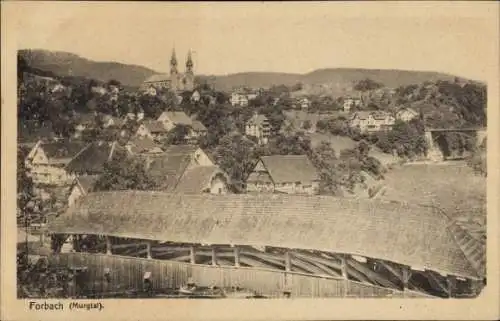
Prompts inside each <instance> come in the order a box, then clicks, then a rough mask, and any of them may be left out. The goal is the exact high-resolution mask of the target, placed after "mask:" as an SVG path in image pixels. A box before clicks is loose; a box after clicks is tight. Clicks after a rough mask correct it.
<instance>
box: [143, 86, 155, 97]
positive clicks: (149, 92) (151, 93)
mask: <svg viewBox="0 0 500 321" xmlns="http://www.w3.org/2000/svg"><path fill="white" fill-rule="evenodd" d="M142 91H143V93H144V94H146V95H149V96H156V95H157V94H158V92H157V91H156V88H155V87H154V86H153V85H150V86H143V88H142Z"/></svg>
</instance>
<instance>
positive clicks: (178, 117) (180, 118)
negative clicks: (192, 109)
mask: <svg viewBox="0 0 500 321" xmlns="http://www.w3.org/2000/svg"><path fill="white" fill-rule="evenodd" d="M157 120H158V121H159V122H161V123H163V126H164V127H165V128H166V129H167V130H168V131H171V130H172V129H174V127H175V126H177V125H184V126H191V125H192V123H193V121H192V120H191V118H189V116H188V115H186V113H185V112H183V111H164V112H163V113H162V114H161V115H160V116H159V117H158V119H157Z"/></svg>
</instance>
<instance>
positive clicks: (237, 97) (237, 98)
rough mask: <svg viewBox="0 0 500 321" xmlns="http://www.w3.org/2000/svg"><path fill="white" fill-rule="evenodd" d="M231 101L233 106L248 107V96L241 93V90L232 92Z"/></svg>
mask: <svg viewBox="0 0 500 321" xmlns="http://www.w3.org/2000/svg"><path fill="white" fill-rule="evenodd" d="M230 102H231V105H232V106H239V107H247V106H248V98H247V96H246V95H244V94H241V93H239V92H234V93H232V94H231V99H230Z"/></svg>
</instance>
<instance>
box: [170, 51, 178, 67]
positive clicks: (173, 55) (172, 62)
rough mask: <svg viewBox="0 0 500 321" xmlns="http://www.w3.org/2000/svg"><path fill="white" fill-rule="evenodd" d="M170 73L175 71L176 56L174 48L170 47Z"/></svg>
mask: <svg viewBox="0 0 500 321" xmlns="http://www.w3.org/2000/svg"><path fill="white" fill-rule="evenodd" d="M170 73H177V58H176V56H175V48H174V49H172V57H171V58H170Z"/></svg>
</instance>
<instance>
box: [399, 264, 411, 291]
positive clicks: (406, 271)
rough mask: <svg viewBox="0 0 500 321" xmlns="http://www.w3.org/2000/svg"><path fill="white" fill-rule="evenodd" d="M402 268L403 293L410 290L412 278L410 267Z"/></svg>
mask: <svg viewBox="0 0 500 321" xmlns="http://www.w3.org/2000/svg"><path fill="white" fill-rule="evenodd" d="M401 268H402V270H401V272H402V276H401V281H403V291H406V290H408V284H409V282H410V278H411V270H410V268H409V267H408V266H402V267H401Z"/></svg>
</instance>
